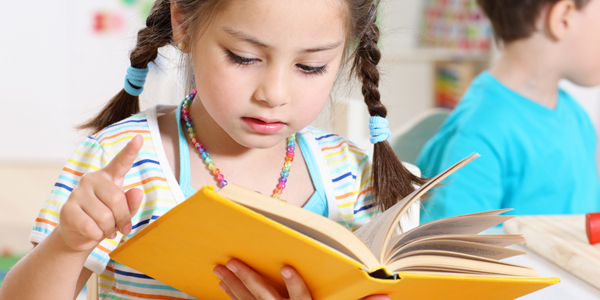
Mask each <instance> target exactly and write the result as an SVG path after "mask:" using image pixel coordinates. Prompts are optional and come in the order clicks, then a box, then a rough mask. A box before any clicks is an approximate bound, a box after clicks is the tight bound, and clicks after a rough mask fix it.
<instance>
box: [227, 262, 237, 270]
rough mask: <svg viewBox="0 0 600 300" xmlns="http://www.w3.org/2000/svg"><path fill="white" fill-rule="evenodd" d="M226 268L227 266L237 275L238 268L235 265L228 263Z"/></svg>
mask: <svg viewBox="0 0 600 300" xmlns="http://www.w3.org/2000/svg"><path fill="white" fill-rule="evenodd" d="M226 266H227V269H229V270H230V271H231V272H233V273H237V271H238V268H237V267H236V266H235V264H233V263H230V262H228V263H227V264H226Z"/></svg>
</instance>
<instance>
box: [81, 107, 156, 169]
mask: <svg viewBox="0 0 600 300" xmlns="http://www.w3.org/2000/svg"><path fill="white" fill-rule="evenodd" d="M164 109H165V108H163V107H160V106H155V107H151V108H149V109H147V110H145V111H142V112H139V113H137V114H135V115H132V116H130V117H129V118H126V119H123V120H121V121H119V122H116V123H114V124H112V125H109V126H107V127H105V128H104V129H102V130H100V131H99V132H97V133H95V134H93V135H92V136H90V137H89V138H92V139H94V140H95V142H96V143H97V144H98V146H100V147H101V148H102V149H103V150H104V152H106V153H107V154H109V155H108V156H109V157H110V156H112V155H110V154H114V155H116V153H118V152H119V151H120V150H121V149H122V148H123V147H125V145H127V143H128V142H129V141H130V140H131V139H133V138H134V137H135V136H136V135H141V136H142V137H143V138H144V144H145V145H146V144H148V143H150V142H151V141H152V139H153V137H154V136H155V135H156V133H155V131H156V129H157V128H158V127H157V116H158V115H160V114H161V111H162V110H164Z"/></svg>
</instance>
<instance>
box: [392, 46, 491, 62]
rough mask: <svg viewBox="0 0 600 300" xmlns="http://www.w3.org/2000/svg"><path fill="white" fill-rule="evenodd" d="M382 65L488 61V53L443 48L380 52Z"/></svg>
mask: <svg viewBox="0 0 600 300" xmlns="http://www.w3.org/2000/svg"><path fill="white" fill-rule="evenodd" d="M381 52H382V62H383V63H399V62H434V61H476V62H485V61H489V60H490V57H491V55H490V51H481V50H472V51H469V50H462V49H461V50H459V49H443V48H407V49H394V50H391V51H385V50H382V51H381Z"/></svg>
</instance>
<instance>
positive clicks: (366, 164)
mask: <svg viewBox="0 0 600 300" xmlns="http://www.w3.org/2000/svg"><path fill="white" fill-rule="evenodd" d="M372 170H373V162H372V161H371V158H370V157H369V156H368V155H364V157H363V158H362V160H361V161H360V163H359V166H358V172H357V176H356V180H355V181H354V191H356V192H355V193H356V200H355V201H354V214H353V216H354V217H353V220H352V226H351V229H352V231H355V230H357V229H359V228H360V227H361V226H363V225H365V224H367V223H369V221H370V220H371V219H372V218H373V216H374V215H376V214H379V213H381V209H380V208H379V207H377V205H376V204H375V199H374V198H373V174H372Z"/></svg>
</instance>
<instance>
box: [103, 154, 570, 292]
mask: <svg viewBox="0 0 600 300" xmlns="http://www.w3.org/2000/svg"><path fill="white" fill-rule="evenodd" d="M467 162H468V161H467ZM459 167H460V166H458V167H457V168H459ZM452 171H454V170H451V172H452ZM451 172H445V176H447V175H448V174H449V173H451ZM445 176H440V177H435V178H433V179H432V180H431V181H430V183H431V185H434V184H435V183H437V182H439V181H440V180H441V179H443V178H441V177H445ZM426 185H427V184H426ZM431 185H430V186H429V187H422V188H421V189H420V190H421V191H426V190H428V189H429V188H430V187H431ZM420 195H422V193H420V192H416V193H413V194H412V196H409V197H408V198H409V199H412V200H414V198H419V197H420ZM403 201H404V200H403ZM400 203H403V204H404V206H406V205H409V204H411V203H412V201H404V202H402V201H401V202H400ZM504 211H506V210H500V211H494V212H485V213H479V214H472V215H467V216H464V217H462V216H461V217H453V218H450V221H444V220H441V221H439V222H438V223H434V222H435V221H434V222H431V223H433V225H431V226H429V227H428V226H424V225H426V224H424V225H422V226H419V227H417V228H415V229H413V230H411V231H408V232H406V233H403V234H400V235H390V234H387V235H385V234H384V235H381V236H387V237H385V238H384V239H378V238H374V239H370V241H371V242H363V241H362V240H361V239H360V238H359V236H360V234H356V235H355V234H353V233H352V232H350V231H349V230H347V229H346V228H345V227H343V226H342V225H339V224H337V223H336V222H334V221H332V220H329V219H327V218H323V217H322V216H319V215H317V214H314V213H312V212H309V211H306V210H304V209H301V208H298V207H294V206H290V205H288V204H286V203H283V202H280V201H277V200H274V199H271V198H270V197H267V196H264V195H260V194H258V193H255V192H252V191H249V190H246V189H243V188H241V187H237V186H235V185H232V184H230V185H229V186H227V187H226V188H223V189H222V190H221V191H219V192H218V193H217V192H215V191H214V188H213V187H212V186H207V187H204V188H202V189H201V190H200V191H198V193H196V194H195V195H193V196H192V197H190V198H189V199H187V200H186V201H184V202H183V203H181V204H179V205H178V206H176V207H175V208H173V209H172V210H170V211H169V212H167V213H166V214H165V215H163V216H162V217H160V218H158V219H157V220H155V221H154V222H152V223H151V224H149V225H148V226H147V227H146V228H144V229H143V230H142V231H140V232H139V233H137V234H136V235H135V236H133V237H132V238H130V239H129V240H127V241H126V242H124V243H123V244H122V245H120V246H119V247H118V248H117V249H115V250H114V251H113V252H112V253H111V254H110V256H111V258H112V259H113V260H115V261H117V262H119V263H121V264H124V265H126V266H129V267H131V268H133V269H136V270H138V271H140V272H142V273H145V274H146V275H148V276H150V277H152V278H155V279H157V280H159V281H162V282H164V283H165V284H168V285H170V286H172V287H174V288H176V289H178V290H181V291H183V292H185V293H187V294H189V295H192V296H194V297H196V298H198V299H229V297H228V296H227V295H226V294H225V293H224V292H223V291H222V290H221V289H220V288H219V287H218V283H219V281H220V279H218V278H217V277H216V276H215V275H214V274H213V271H212V270H213V269H214V267H215V266H216V265H218V264H221V265H224V264H225V263H226V262H227V261H228V260H230V259H231V258H237V259H239V260H241V261H243V262H244V263H246V264H247V265H248V266H250V267H251V268H253V269H254V270H255V271H257V272H259V273H260V274H262V275H263V276H265V277H266V278H268V280H270V281H271V283H272V284H273V285H274V286H275V288H276V289H277V290H278V291H279V292H280V293H281V294H286V293H287V291H286V288H285V284H284V282H283V280H282V278H281V275H280V268H281V267H282V266H284V265H290V266H293V267H294V268H295V269H296V270H297V271H298V272H299V273H300V274H301V275H302V277H303V278H304V280H305V281H306V284H307V286H308V287H309V290H310V292H311V295H312V297H313V298H314V299H359V298H362V297H364V296H367V295H371V294H379V293H383V294H389V295H390V296H391V297H392V299H481V298H482V295H485V298H486V299H514V298H517V297H520V296H522V295H525V294H528V293H531V292H533V291H536V290H539V289H541V288H544V287H546V286H549V285H552V284H554V283H557V282H559V279H558V278H539V277H538V276H537V273H536V272H535V271H534V270H533V269H530V268H527V267H523V266H517V265H511V264H508V263H501V262H499V261H496V260H494V259H491V258H489V257H480V256H475V255H472V254H473V253H475V252H478V253H479V252H486V253H492V252H494V253H496V255H498V254H499V253H500V255H501V256H500V257H506V256H511V255H516V254H520V253H513V252H514V251H516V250H510V249H507V250H506V251H503V250H501V249H505V248H502V247H500V246H505V245H508V244H511V243H514V242H518V241H520V240H519V239H518V238H515V236H514V235H507V236H506V237H505V238H497V237H493V236H485V235H476V234H475V235H474V234H470V233H458V234H456V233H452V234H441V235H440V234H438V235H437V236H436V235H429V236H425V235H426V234H425V233H427V232H430V231H431V230H432V229H431V228H436V227H452V226H446V225H448V224H459V223H460V224H461V226H455V227H470V228H472V229H473V230H474V231H475V233H479V232H480V231H482V230H484V229H486V228H488V227H491V226H495V225H496V224H499V223H501V222H503V221H504V220H506V219H508V218H510V217H509V216H502V215H498V214H499V213H502V212H504ZM388 212H391V213H396V214H399V215H401V214H402V213H403V212H405V210H402V209H400V210H393V209H390V210H388V211H386V213H388ZM381 216H383V217H386V216H385V214H382V215H381ZM386 218H387V219H384V221H387V223H390V224H398V221H397V216H394V217H393V218H389V217H386ZM482 220H492V221H482ZM384 221H380V222H377V223H380V224H381V223H382V222H383V223H385V222H384ZM448 222H450V223H448ZM457 222H458V223H457ZM284 224H285V225H284ZM428 224H429V223H428ZM490 224H491V225H490ZM467 225H468V226H467ZM384 226H385V227H390V228H386V229H385V230H382V231H383V232H387V233H389V232H395V230H394V229H395V226H389V225H384ZM419 228H424V229H419ZM481 228H483V229H481ZM371 229H372V228H371ZM362 234H363V235H364V233H362ZM415 235H418V236H420V237H419V238H414V236H415ZM440 237H441V238H440ZM372 240H375V241H377V240H381V241H382V243H381V245H375V246H374V244H373V242H372ZM449 240H452V242H448V241H449ZM473 241H476V243H474V242H473ZM432 243H433V244H435V245H436V246H435V247H434V248H428V245H430V244H432ZM455 243H459V246H460V248H461V249H467V248H469V247H475V248H473V249H475V252H473V253H471V252H468V251H467V252H465V253H456V252H453V251H454V250H452V249H453V248H452V247H454V246H455V245H454V244H455ZM460 243H462V244H460ZM375 244H377V243H375ZM388 244H389V245H391V246H388ZM492 244H493V245H495V246H492ZM403 245H404V246H403ZM440 245H442V246H444V245H445V248H444V247H441V246H440ZM473 245H475V246H473ZM482 245H483V246H482ZM497 245H500V246H497ZM481 247H483V248H481ZM490 247H492V248H490ZM493 247H496V248H493ZM379 248H381V249H382V250H380V251H379V250H377V251H372V250H375V249H379ZM402 249H403V250H402ZM432 249H433V250H432ZM392 250H393V251H392ZM491 250H493V251H491ZM392 258H398V259H397V261H396V260H395V259H392ZM420 258H424V260H425V261H436V259H439V260H440V261H441V262H442V263H440V264H437V265H436V264H433V265H428V264H425V265H424V266H423V264H422V262H421V261H420V260H419V259H420ZM421 260H423V259H421ZM463 265H465V266H467V265H469V266H470V267H472V268H471V269H464V270H461V271H459V272H456V269H457V268H459V269H460V268H461V267H462V266H463ZM471 265H472V266H471ZM503 272H504V273H503ZM432 287H435V288H432Z"/></svg>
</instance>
